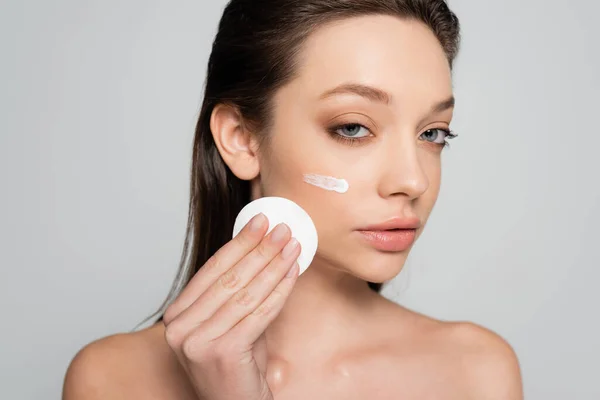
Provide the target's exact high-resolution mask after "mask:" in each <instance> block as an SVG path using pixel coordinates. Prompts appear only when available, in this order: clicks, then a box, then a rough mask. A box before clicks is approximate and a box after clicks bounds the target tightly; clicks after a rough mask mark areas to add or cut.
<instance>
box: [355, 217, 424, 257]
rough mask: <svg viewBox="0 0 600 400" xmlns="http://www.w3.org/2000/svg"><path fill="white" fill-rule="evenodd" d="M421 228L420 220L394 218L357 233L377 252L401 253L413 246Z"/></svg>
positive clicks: (359, 230) (361, 229)
mask: <svg viewBox="0 0 600 400" xmlns="http://www.w3.org/2000/svg"><path fill="white" fill-rule="evenodd" d="M420 226H421V223H420V221H419V219H418V218H392V219H389V220H387V221H385V222H383V223H380V224H376V225H369V226H366V227H364V228H360V229H358V230H357V232H358V233H359V234H360V235H361V237H362V238H363V239H364V240H365V241H366V242H367V243H368V244H370V245H371V246H373V247H374V248H375V249H377V250H381V251H386V252H400V251H404V250H407V249H408V248H410V246H412V244H413V243H414V241H415V238H416V232H417V229H418V228H419V227H420Z"/></svg>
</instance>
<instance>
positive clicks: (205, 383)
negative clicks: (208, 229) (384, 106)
mask: <svg viewBox="0 0 600 400" xmlns="http://www.w3.org/2000/svg"><path fill="white" fill-rule="evenodd" d="M267 226H268V225H267V218H266V217H265V216H264V215H263V214H259V215H257V216H255V217H254V218H253V219H252V220H250V222H249V223H248V224H247V225H246V226H245V227H244V228H243V229H242V230H241V231H240V233H239V234H238V235H237V236H236V237H235V238H233V239H232V240H231V241H229V242H228V243H226V244H225V245H224V246H223V247H222V248H221V249H219V251H217V252H216V253H215V255H214V256H213V257H211V258H210V259H209V260H208V261H207V262H206V263H205V264H204V265H203V266H202V268H200V270H199V271H198V272H197V273H196V275H195V276H194V278H193V279H192V280H191V281H190V282H189V283H188V285H187V286H186V287H185V289H184V290H183V291H182V293H181V294H180V295H179V297H178V298H177V299H176V300H175V301H174V302H173V303H172V304H171V305H170V306H169V307H168V308H167V310H166V311H165V314H164V318H163V319H164V323H165V326H166V330H165V337H166V341H167V343H168V344H169V346H170V347H171V349H173V351H174V352H175V354H176V355H177V357H178V359H179V361H180V362H181V364H182V365H183V367H184V368H185V370H186V372H187V373H188V375H189V377H190V380H191V381H192V383H193V385H194V387H195V389H196V392H197V394H198V395H199V396H200V398H201V399H206V400H221V399H227V400H240V399H244V400H270V399H273V395H272V393H271V390H270V389H269V386H268V384H267V381H266V378H265V372H266V367H267V349H266V343H265V338H264V331H265V329H266V328H267V326H269V324H270V323H271V322H272V321H273V320H274V319H275V317H276V316H277V315H278V314H279V312H280V311H281V309H282V307H283V304H284V303H285V301H286V299H287V297H288V295H289V294H290V292H291V290H292V287H293V286H294V283H295V281H296V278H297V276H298V264H297V263H296V259H297V258H298V256H299V255H300V245H299V243H298V241H297V240H296V239H291V240H290V237H291V232H290V229H289V228H288V227H287V226H286V225H284V224H280V225H278V226H277V227H275V229H273V230H272V231H271V232H270V233H269V234H268V235H267V236H266V237H265V236H264V235H265V233H266V231H267ZM286 274H287V275H286Z"/></svg>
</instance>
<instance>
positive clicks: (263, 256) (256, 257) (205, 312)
mask: <svg viewBox="0 0 600 400" xmlns="http://www.w3.org/2000/svg"><path fill="white" fill-rule="evenodd" d="M290 236H291V231H290V229H289V227H288V226H287V225H285V224H283V223H281V224H279V225H277V226H276V227H275V229H273V230H272V231H271V232H270V233H269V234H268V235H267V236H266V237H265V238H264V239H263V240H262V241H261V243H260V244H259V245H258V246H257V247H256V248H255V249H254V250H252V251H251V252H250V253H249V254H248V255H247V256H246V257H244V258H243V259H242V260H241V261H240V262H239V263H238V264H237V265H235V266H234V267H233V268H231V269H229V270H228V271H226V272H225V273H224V274H223V275H221V276H220V277H219V279H217V281H216V282H215V283H214V284H213V285H212V286H211V287H209V288H208V289H207V290H206V291H205V292H204V293H202V295H200V296H199V297H198V298H197V299H196V300H195V301H194V303H193V304H192V305H191V306H190V307H188V308H187V309H186V310H184V311H182V312H181V313H180V314H179V315H178V316H177V317H176V319H177V323H178V324H182V325H185V326H187V327H188V328H187V329H193V328H195V327H196V326H199V325H200V324H202V323H203V322H204V321H206V320H208V319H209V318H210V317H211V316H212V315H213V314H215V313H216V312H217V310H219V308H221V307H222V306H223V305H224V304H225V303H227V301H229V300H230V299H232V298H234V297H235V296H243V294H239V293H238V292H239V291H240V290H242V291H245V287H246V285H248V284H249V283H250V282H251V281H252V280H253V279H255V277H256V276H257V275H258V274H259V273H260V272H261V271H263V270H265V269H266V267H267V266H268V265H269V264H270V263H271V262H273V260H274V259H277V256H278V254H280V253H281V251H282V249H283V248H284V246H285V245H286V244H287V243H288V242H289V241H290ZM296 242H297V241H296ZM292 261H293V260H292ZM289 265H291V263H290V264H289Z"/></svg>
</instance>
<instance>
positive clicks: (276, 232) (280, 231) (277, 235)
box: [271, 223, 288, 242]
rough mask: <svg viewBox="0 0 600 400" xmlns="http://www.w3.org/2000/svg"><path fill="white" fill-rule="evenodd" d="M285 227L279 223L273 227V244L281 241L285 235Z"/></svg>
mask: <svg viewBox="0 0 600 400" xmlns="http://www.w3.org/2000/svg"><path fill="white" fill-rule="evenodd" d="M287 230H288V228H287V226H285V224H283V223H281V224H279V225H277V226H276V227H275V229H273V233H272V235H271V240H272V241H274V242H278V241H280V240H281V239H283V238H284V237H285V235H286V233H287Z"/></svg>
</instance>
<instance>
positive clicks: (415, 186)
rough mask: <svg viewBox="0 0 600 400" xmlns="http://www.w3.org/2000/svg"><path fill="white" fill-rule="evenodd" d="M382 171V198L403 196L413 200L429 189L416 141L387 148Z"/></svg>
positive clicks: (380, 185) (380, 190)
mask: <svg viewBox="0 0 600 400" xmlns="http://www.w3.org/2000/svg"><path fill="white" fill-rule="evenodd" d="M410 142H412V143H410ZM382 170H383V171H384V172H383V174H382V176H381V179H380V182H379V188H378V191H379V195H380V196H381V197H384V198H387V197H389V196H397V195H401V196H406V197H408V198H409V199H410V200H413V199H416V198H418V197H419V196H421V195H422V194H423V193H425V191H426V190H427V188H428V187H429V180H428V178H427V175H426V174H425V170H424V169H423V167H422V165H421V160H420V159H419V154H418V148H417V145H416V143H414V141H404V142H403V143H395V144H394V145H393V146H392V145H390V146H387V148H386V154H385V155H384V157H383V158H382Z"/></svg>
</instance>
